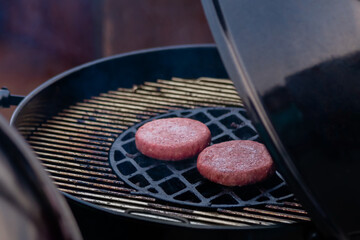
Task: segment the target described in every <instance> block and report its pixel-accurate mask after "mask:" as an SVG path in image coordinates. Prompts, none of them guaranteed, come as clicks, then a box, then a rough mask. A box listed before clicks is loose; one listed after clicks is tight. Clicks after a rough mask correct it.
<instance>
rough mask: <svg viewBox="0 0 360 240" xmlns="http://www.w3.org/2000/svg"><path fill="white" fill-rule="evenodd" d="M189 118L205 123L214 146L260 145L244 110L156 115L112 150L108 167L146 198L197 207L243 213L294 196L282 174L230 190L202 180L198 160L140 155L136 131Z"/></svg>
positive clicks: (208, 110) (118, 139)
mask: <svg viewBox="0 0 360 240" xmlns="http://www.w3.org/2000/svg"><path fill="white" fill-rule="evenodd" d="M170 117H186V118H192V119H196V120H199V121H201V122H202V123H204V124H206V125H207V126H208V127H209V129H210V131H211V136H212V139H211V144H215V143H220V142H224V141H229V140H236V139H242V140H254V141H259V136H258V134H257V132H256V130H255V128H254V127H253V126H252V124H251V122H250V120H248V118H247V117H246V111H245V109H243V108H197V109H189V110H177V111H172V112H170V113H167V114H162V115H158V116H156V117H154V118H151V119H149V120H147V121H144V122H141V123H139V124H137V125H134V126H132V127H130V128H129V129H127V130H126V131H124V132H123V133H122V134H121V135H120V136H119V137H118V138H117V139H116V141H115V142H114V144H113V145H112V147H111V149H110V156H109V158H110V164H111V167H112V168H113V170H114V171H115V173H116V174H117V176H118V177H119V178H120V179H121V180H123V181H124V182H126V183H127V184H128V185H130V186H131V187H133V188H135V189H136V190H138V191H139V193H141V194H144V195H149V196H152V197H155V198H158V199H162V200H165V201H169V202H174V203H179V204H186V205H191V206H198V207H216V208H218V207H222V208H224V207H243V206H250V205H258V204H277V203H280V201H281V200H284V199H286V198H290V197H292V196H293V195H292V194H291V193H290V192H289V190H288V189H287V186H286V183H285V182H284V181H283V179H282V177H281V176H280V174H279V173H276V174H275V175H274V176H273V177H271V178H270V179H267V180H266V181H264V182H261V183H258V184H253V185H249V186H244V187H226V186H222V185H219V184H216V183H213V182H210V181H208V180H207V179H205V178H203V177H202V176H201V175H200V173H199V172H198V171H197V168H196V158H193V159H188V160H185V161H175V162H173V161H161V160H157V159H153V158H149V157H146V156H144V155H142V154H141V153H140V152H139V151H138V150H137V149H136V146H135V133H136V130H137V129H138V128H139V127H140V126H142V125H143V124H144V123H146V122H148V121H152V120H154V119H160V118H170Z"/></svg>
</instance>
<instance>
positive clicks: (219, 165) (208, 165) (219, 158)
mask: <svg viewBox="0 0 360 240" xmlns="http://www.w3.org/2000/svg"><path fill="white" fill-rule="evenodd" d="M197 169H198V170H199V172H200V174H201V175H203V176H204V177H205V178H207V179H209V180H210V181H212V182H216V183H219V184H222V185H226V186H243V185H247V184H252V183H256V182H259V181H262V180H264V179H265V178H267V177H268V176H269V175H271V174H272V173H273V172H274V164H273V160H272V159H271V156H270V154H269V153H268V151H267V150H266V148H265V146H264V145H263V144H261V143H258V142H254V141H249V140H234V141H228V142H223V143H218V144H214V145H212V146H210V147H208V148H206V149H205V150H204V151H202V152H201V153H200V154H199V156H198V159H197Z"/></svg>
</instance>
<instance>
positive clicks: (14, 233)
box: [0, 115, 82, 240]
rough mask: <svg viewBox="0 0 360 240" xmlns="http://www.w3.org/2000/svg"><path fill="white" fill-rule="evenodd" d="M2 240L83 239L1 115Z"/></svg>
mask: <svg viewBox="0 0 360 240" xmlns="http://www.w3.org/2000/svg"><path fill="white" fill-rule="evenodd" d="M0 211H1V214H0V230H1V231H0V239H29V240H32V239H33V240H35V239H36V240H38V239H58V240H63V239H67V240H78V239H82V238H81V235H80V232H79V229H78V227H77V225H76V222H75V219H74V218H73V216H72V214H71V212H70V209H69V208H68V206H67V205H66V202H65V199H63V197H62V196H61V194H60V193H59V192H58V190H57V189H56V188H55V186H54V185H53V184H52V183H51V182H50V179H49V177H48V176H47V175H46V173H45V171H44V169H43V168H42V166H41V165H40V162H38V160H37V159H36V158H35V156H34V154H33V153H32V152H31V150H30V148H29V147H28V146H27V145H26V143H25V141H24V140H23V139H22V137H21V136H20V135H19V134H18V133H17V132H16V131H15V130H14V129H12V127H10V126H9V125H8V124H7V123H6V122H5V120H4V119H3V118H2V117H1V115H0Z"/></svg>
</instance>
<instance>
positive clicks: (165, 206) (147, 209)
mask: <svg viewBox="0 0 360 240" xmlns="http://www.w3.org/2000/svg"><path fill="white" fill-rule="evenodd" d="M219 89H224V90H225V89H226V90H227V91H225V92H224V91H223V90H222V91H219ZM97 97H101V98H97ZM118 100H119V101H118ZM123 100H132V101H130V103H129V101H126V102H125V101H123ZM144 102H145V103H146V105H144V104H142V103H144ZM129 104H130V105H132V107H129V106H128V105H129ZM149 104H154V106H166V108H159V109H157V110H161V111H160V112H166V113H168V112H169V111H178V110H176V109H187V111H190V112H191V111H192V109H197V108H208V107H210V108H211V107H212V108H224V107H230V108H241V107H243V104H242V101H241V99H240V98H239V96H238V95H237V93H236V90H235V87H234V86H233V84H232V81H231V80H228V79H214V78H206V77H202V78H198V79H181V78H172V79H171V80H158V81H156V82H151V83H148V82H144V83H143V84H142V85H136V86H134V87H133V88H119V89H117V90H109V91H108V92H104V93H101V94H100V95H99V96H93V97H91V98H90V99H84V100H83V101H79V102H76V103H74V104H73V105H70V106H69V107H66V108H64V109H62V110H61V111H59V113H58V114H56V116H53V117H49V119H48V120H42V119H43V117H42V116H39V117H34V116H33V115H31V118H28V121H27V122H23V123H22V124H21V126H19V127H18V130H19V131H20V132H21V133H22V134H23V136H24V137H25V138H26V139H27V141H28V142H29V144H30V145H31V146H32V148H33V149H34V151H35V153H36V154H37V155H38V157H39V159H40V160H41V161H42V163H43V165H44V166H45V168H46V170H47V172H48V173H49V174H50V177H51V178H52V180H53V181H54V183H55V184H56V185H57V186H58V188H59V190H60V191H62V192H64V193H67V194H70V195H72V196H74V197H76V198H77V199H79V200H80V201H82V203H83V204H87V203H91V204H95V205H97V206H99V207H101V208H104V209H108V210H112V211H113V212H114V213H118V212H121V213H128V214H134V215H136V214H142V215H144V216H150V215H151V216H152V217H155V218H157V217H159V216H160V215H161V216H164V215H166V216H168V218H172V217H174V219H175V218H176V221H178V220H177V219H178V218H181V219H185V220H186V221H182V222H188V223H189V224H196V225H225V226H244V225H273V224H278V223H287V224H291V223H295V222H301V221H310V219H309V218H308V216H307V214H306V213H305V212H304V211H303V209H302V207H301V205H300V204H299V203H297V201H296V200H295V199H294V198H290V199H287V200H286V201H281V202H282V204H283V205H282V206H281V208H279V207H280V206H276V207H277V208H275V205H273V204H262V205H256V206H252V207H245V208H231V210H230V209H229V208H226V209H225V208H202V209H201V210H200V209H196V207H193V206H189V205H184V204H181V205H179V204H175V203H172V202H169V201H162V200H158V199H157V198H154V197H151V196H144V195H142V194H141V193H140V192H139V191H138V190H136V189H135V188H133V187H128V186H127V185H126V184H125V183H124V182H123V181H121V180H120V179H119V177H118V176H117V174H116V173H115V172H114V171H113V169H112V167H111V166H110V163H109V154H110V148H111V146H112V144H113V143H114V141H115V140H116V139H117V138H118V137H119V136H120V134H122V132H123V131H126V130H127V129H128V128H129V127H131V126H133V125H135V124H139V123H140V122H142V121H145V120H147V119H149V118H151V117H154V116H156V115H158V114H159V111H153V110H156V107H149V106H150V105H149ZM164 110H165V111H164ZM242 114H243V115H244V113H242ZM233 126H236V125H234V124H233ZM212 131H214V130H212ZM215 132H216V131H215ZM218 137H220V135H218ZM189 174H191V172H189ZM286 190H287V188H286V186H284V188H283V187H280V188H279V189H278V190H276V192H277V193H278V194H283V191H285V192H286ZM276 192H275V193H276ZM272 194H273V192H272ZM159 218H160V217H159ZM184 224H185V223H184Z"/></svg>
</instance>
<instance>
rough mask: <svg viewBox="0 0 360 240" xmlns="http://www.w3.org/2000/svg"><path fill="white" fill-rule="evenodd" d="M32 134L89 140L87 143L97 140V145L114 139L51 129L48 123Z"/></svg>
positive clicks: (105, 143)
mask: <svg viewBox="0 0 360 240" xmlns="http://www.w3.org/2000/svg"><path fill="white" fill-rule="evenodd" d="M33 134H36V135H42V136H56V137H59V138H62V139H68V140H72V139H75V140H74V141H81V142H89V143H93V142H94V141H93V140H99V145H107V144H109V145H111V142H113V141H114V138H108V137H101V136H95V135H91V134H83V133H78V132H71V131H62V130H58V129H52V128H51V126H49V125H45V126H44V127H39V128H38V129H37V131H35V132H33Z"/></svg>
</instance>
